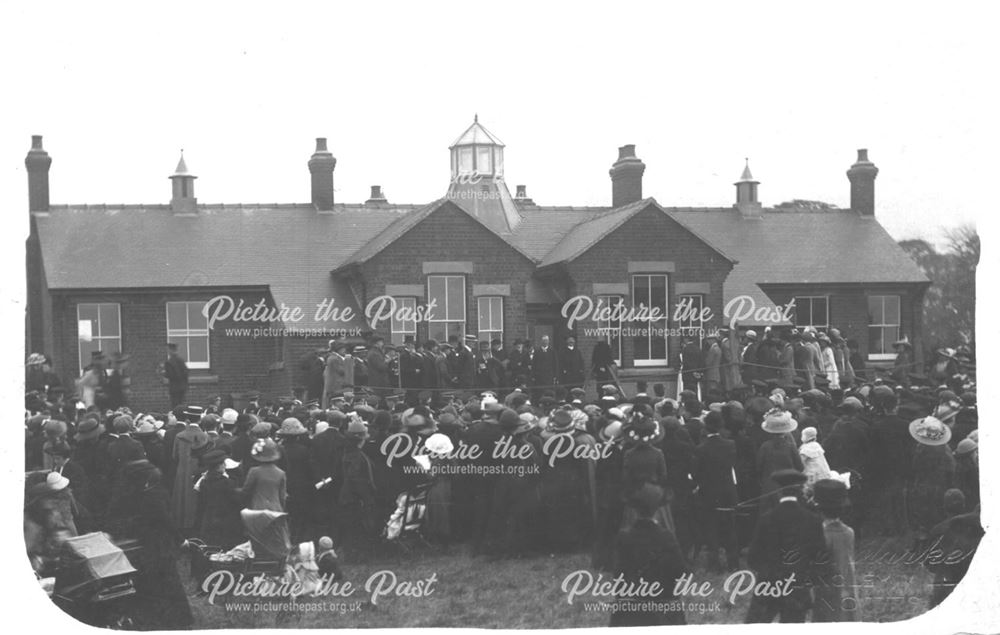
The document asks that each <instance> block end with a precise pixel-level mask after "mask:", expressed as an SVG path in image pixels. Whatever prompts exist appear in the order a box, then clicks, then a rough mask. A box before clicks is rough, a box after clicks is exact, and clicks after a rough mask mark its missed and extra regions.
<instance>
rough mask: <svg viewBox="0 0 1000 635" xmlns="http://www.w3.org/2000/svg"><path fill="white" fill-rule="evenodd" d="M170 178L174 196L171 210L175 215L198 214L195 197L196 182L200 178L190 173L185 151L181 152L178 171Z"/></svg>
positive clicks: (171, 201) (171, 199)
mask: <svg viewBox="0 0 1000 635" xmlns="http://www.w3.org/2000/svg"><path fill="white" fill-rule="evenodd" d="M169 178H170V185H171V189H172V190H173V195H172V196H171V197H170V209H171V210H173V212H174V213H175V214H194V213H196V212H197V211H198V199H196V198H195V197H194V180H195V179H196V178H198V177H196V176H195V175H193V174H191V173H190V172H188V168H187V163H186V162H185V161H184V151H183V150H181V159H180V161H178V162H177V169H175V170H174V173H173V174H171V175H170V177H169Z"/></svg>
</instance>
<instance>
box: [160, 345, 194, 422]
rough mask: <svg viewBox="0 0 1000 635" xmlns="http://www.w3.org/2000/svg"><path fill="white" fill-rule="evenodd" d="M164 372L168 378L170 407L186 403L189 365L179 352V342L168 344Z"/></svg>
mask: <svg viewBox="0 0 1000 635" xmlns="http://www.w3.org/2000/svg"><path fill="white" fill-rule="evenodd" d="M163 374H164V376H165V377H166V378H167V392H169V393H170V407H171V408H175V407H177V406H179V405H181V404H182V403H184V396H185V395H186V394H187V388H188V367H187V364H186V363H185V362H184V358H182V357H181V356H180V355H178V354H177V344H174V343H173V342H170V343H169V344H167V361H166V363H164V365H163Z"/></svg>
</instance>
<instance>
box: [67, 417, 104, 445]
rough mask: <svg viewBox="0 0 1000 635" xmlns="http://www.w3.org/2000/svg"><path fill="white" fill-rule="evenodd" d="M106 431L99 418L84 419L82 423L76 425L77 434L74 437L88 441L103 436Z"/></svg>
mask: <svg viewBox="0 0 1000 635" xmlns="http://www.w3.org/2000/svg"><path fill="white" fill-rule="evenodd" d="M103 432H104V426H102V425H101V422H100V421H98V420H97V419H84V420H83V421H81V422H80V425H78V426H77V427H76V434H75V435H74V437H75V438H76V440H77V441H86V440H87V439H96V438H97V437H99V436H101V433H103Z"/></svg>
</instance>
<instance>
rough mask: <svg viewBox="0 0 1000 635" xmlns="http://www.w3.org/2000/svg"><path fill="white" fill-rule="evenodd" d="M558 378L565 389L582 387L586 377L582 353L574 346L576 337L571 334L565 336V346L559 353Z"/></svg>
mask: <svg viewBox="0 0 1000 635" xmlns="http://www.w3.org/2000/svg"><path fill="white" fill-rule="evenodd" d="M559 378H560V383H561V384H563V385H564V387H565V388H566V389H567V390H569V389H571V388H581V387H583V382H584V381H585V380H586V378H587V370H586V366H584V363H583V353H581V352H580V349H578V348H577V347H576V338H575V337H573V336H572V335H571V336H569V337H567V338H566V347H565V348H563V349H562V351H560V353H559Z"/></svg>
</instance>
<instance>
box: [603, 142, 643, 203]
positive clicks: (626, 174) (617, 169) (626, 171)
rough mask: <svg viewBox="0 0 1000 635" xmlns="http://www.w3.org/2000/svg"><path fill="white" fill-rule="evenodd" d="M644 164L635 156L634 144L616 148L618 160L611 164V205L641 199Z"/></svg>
mask: <svg viewBox="0 0 1000 635" xmlns="http://www.w3.org/2000/svg"><path fill="white" fill-rule="evenodd" d="M645 171H646V164H645V163H643V162H642V161H640V160H639V158H638V157H636V156H635V145H633V144H629V145H625V146H622V147H620V148H618V160H617V161H615V163H614V165H612V166H611V170H610V172H609V174H610V175H611V206H612V207H621V206H622V205H628V204H629V203H635V202H636V201H640V200H642V173H643V172H645Z"/></svg>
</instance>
